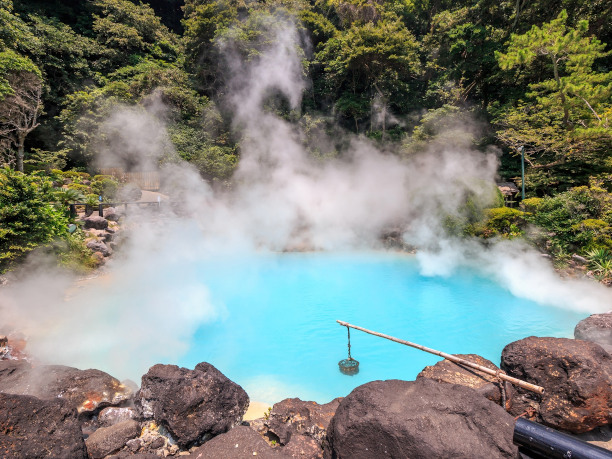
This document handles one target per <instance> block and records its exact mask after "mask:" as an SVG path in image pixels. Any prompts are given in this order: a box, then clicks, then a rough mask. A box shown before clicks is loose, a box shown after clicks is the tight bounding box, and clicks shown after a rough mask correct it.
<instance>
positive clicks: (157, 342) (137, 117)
mask: <svg viewBox="0 0 612 459" xmlns="http://www.w3.org/2000/svg"><path fill="white" fill-rule="evenodd" d="M275 33H276V39H275V40H273V41H272V44H271V45H270V46H269V48H268V49H267V50H266V51H265V52H264V53H262V54H261V56H259V57H258V58H256V59H254V60H253V61H251V62H248V63H247V62H243V61H241V60H240V59H238V58H237V57H236V56H235V55H234V54H233V53H232V52H231V46H230V45H231V44H226V46H227V56H228V63H229V67H230V68H231V69H232V73H233V75H236V77H235V78H234V79H233V80H232V82H231V83H230V86H229V87H230V88H231V91H230V96H229V97H228V100H227V103H228V104H229V105H230V106H231V107H232V109H233V112H234V114H235V118H234V123H235V127H236V129H239V130H240V131H241V132H242V134H243V139H244V140H243V141H242V144H241V145H242V149H241V150H242V158H241V161H240V165H239V168H238V170H237V172H236V174H235V177H234V178H235V183H236V185H235V187H234V188H233V190H231V191H229V192H225V193H214V192H213V190H212V189H211V188H210V186H209V185H208V184H207V183H206V182H204V181H202V180H201V178H200V176H199V175H198V173H197V171H195V170H194V169H192V168H191V167H190V166H189V165H185V164H171V165H167V166H165V168H164V169H163V171H162V172H163V174H164V176H165V182H166V184H167V185H168V189H170V190H171V191H172V193H173V194H176V195H180V196H181V203H180V207H178V208H176V209H175V210H176V211H177V212H176V215H173V217H172V218H170V219H161V220H156V221H149V220H148V217H146V216H138V215H132V216H131V219H130V221H131V222H137V223H138V224H137V225H136V227H137V231H135V232H134V233H133V234H132V236H131V238H130V240H129V242H128V243H127V245H126V246H125V247H124V248H123V249H122V251H121V253H120V254H118V255H117V256H116V259H115V260H114V261H113V262H112V263H111V265H110V267H109V274H108V276H105V277H102V278H100V279H98V280H96V281H92V282H88V283H87V284H86V286H85V287H83V288H78V287H77V288H76V289H75V288H74V287H73V288H72V290H71V291H70V290H69V293H68V297H66V289H67V288H68V286H70V285H73V280H72V279H70V278H67V277H65V276H63V275H61V274H58V273H55V272H52V271H50V270H48V269H44V270H41V269H33V270H32V272H31V274H30V275H29V276H27V277H26V278H25V279H23V280H21V281H19V282H15V283H13V284H12V285H11V286H9V287H5V288H3V289H2V290H0V307H1V308H2V317H3V318H4V319H5V320H3V322H8V323H12V324H13V325H14V326H15V327H16V328H18V329H20V330H22V331H23V332H25V333H26V334H27V335H29V348H30V350H31V351H32V352H33V353H34V354H35V355H36V356H37V357H39V358H41V359H43V360H48V361H51V362H57V363H66V364H71V365H75V366H80V367H88V366H92V365H95V366H97V367H98V368H101V369H104V370H106V371H109V372H111V373H112V374H115V375H118V376H120V375H127V376H130V377H132V378H137V377H138V375H140V374H142V373H144V372H145V371H146V369H147V368H148V367H149V366H150V365H152V364H154V363H157V362H159V361H160V359H161V360H163V359H167V360H172V359H173V358H176V357H178V356H179V355H180V354H181V353H182V352H184V351H185V350H186V349H187V348H188V346H189V344H190V340H191V338H192V336H193V334H194V332H195V331H196V330H197V328H198V327H199V326H200V325H201V324H203V323H205V322H206V321H209V320H213V319H215V318H218V317H222V316H223V315H224V309H223V305H222V304H215V303H214V302H213V300H212V299H211V298H210V295H209V292H208V290H207V289H206V287H204V286H203V285H202V284H201V283H200V282H198V281H197V273H195V272H189V271H186V270H185V269H182V268H183V267H184V266H186V265H190V266H191V264H190V262H195V261H197V260H198V259H202V258H205V257H222V256H227V255H230V254H247V253H249V252H253V251H262V250H269V251H281V250H286V249H292V248H293V249H295V248H303V247H308V248H314V249H317V250H359V249H370V248H381V247H380V243H379V236H380V233H381V232H382V231H383V230H385V229H387V228H389V227H391V226H397V225H403V227H404V238H405V240H406V241H407V242H408V243H410V244H413V245H415V246H417V247H419V249H420V250H419V252H418V254H417V259H418V260H419V262H420V264H421V268H422V272H423V274H426V275H432V276H433V275H445V276H449V275H452V274H453V272H455V270H457V269H459V268H462V267H465V266H471V267H474V268H476V269H479V270H480V271H481V272H483V273H485V274H486V275H488V276H491V277H492V278H494V279H496V280H497V281H498V282H500V283H501V284H502V285H504V286H506V287H507V288H508V289H510V290H511V291H512V293H514V294H515V295H517V296H521V297H526V298H529V299H532V300H535V301H537V302H541V303H547V304H555V305H557V306H561V307H567V308H572V309H579V310H582V311H585V312H587V311H588V312H602V311H605V310H607V309H609V305H610V304H612V301H611V300H612V295H611V293H610V292H609V291H606V289H604V288H601V287H600V286H598V285H595V284H593V283H589V282H583V281H562V280H561V279H559V277H558V276H557V275H556V273H555V272H554V271H553V270H552V268H551V267H550V265H549V263H548V262H547V261H546V260H544V259H542V257H541V256H540V255H539V254H538V253H536V252H535V251H533V250H532V249H529V248H528V247H526V246H524V245H522V244H521V243H518V242H508V241H506V242H503V243H498V244H495V245H493V246H492V247H489V248H484V247H483V246H482V245H481V244H479V243H478V242H476V241H469V240H468V241H465V240H461V241H458V240H453V239H449V238H448V237H446V236H445V233H444V231H443V228H442V219H441V216H443V215H458V214H459V213H460V210H459V209H460V207H461V204H462V202H463V201H464V198H465V196H466V195H467V194H471V195H475V196H477V197H478V199H480V200H481V201H482V203H483V204H486V203H487V202H489V203H490V202H492V201H491V200H492V198H493V195H492V191H491V190H492V186H491V184H493V183H494V181H495V177H496V170H497V164H498V159H497V158H498V156H497V154H496V152H495V151H491V152H488V153H482V152H477V151H473V150H470V149H467V148H465V147H464V146H463V145H460V144H457V145H453V144H452V143H447V144H445V145H438V146H436V147H435V148H433V149H432V150H430V151H428V152H426V153H425V154H421V155H417V156H414V157H412V158H411V159H410V160H408V161H402V160H400V159H398V157H397V156H395V155H392V154H389V153H386V152H384V151H380V150H379V149H377V148H376V147H375V146H374V145H373V144H372V143H371V142H369V141H368V140H367V139H364V138H359V137H353V138H350V139H349V144H350V148H349V149H348V151H347V152H346V153H343V155H342V156H341V157H338V158H336V159H332V160H326V161H320V160H317V159H314V158H313V157H312V155H310V154H309V153H308V151H307V150H306V149H305V147H304V146H303V143H302V139H303V135H302V133H301V132H300V131H299V129H298V128H297V127H296V126H295V125H294V124H291V123H289V122H288V121H285V120H283V119H281V118H279V117H278V116H275V115H274V114H273V113H270V112H269V111H266V110H265V109H264V105H265V102H266V101H267V100H268V98H269V97H271V96H272V95H278V94H281V95H282V96H283V97H284V98H286V101H287V102H288V103H289V105H290V106H291V108H292V109H294V110H297V109H298V107H299V106H300V100H301V95H302V92H303V91H304V88H305V80H304V78H303V71H302V64H301V59H300V55H299V53H298V52H297V51H296V50H297V49H299V45H300V36H299V34H298V32H297V29H296V27H295V26H294V25H293V24H291V23H287V22H280V21H279V22H278V23H277V29H276V31H275ZM156 110H159V107H157V106H156V105H155V104H153V108H151V109H150V110H149V111H137V110H135V109H129V108H123V109H118V111H117V112H116V113H115V114H114V115H113V116H112V117H111V118H110V119H109V121H108V123H107V126H106V128H107V129H108V132H112V136H113V139H114V140H113V143H112V148H110V149H108V151H101V155H102V164H108V162H107V161H108V159H109V158H111V157H112V160H113V164H116V163H117V161H125V160H126V158H127V161H128V163H129V164H137V165H143V164H148V163H150V162H151V161H155V160H156V159H157V158H159V157H161V156H163V155H167V153H168V149H169V148H171V146H170V145H169V142H168V136H167V133H166V131H165V129H164V128H163V125H161V124H160V122H159V116H156V115H157V114H158V112H156ZM321 142H322V143H328V144H332V143H333V142H331V141H329V140H328V139H327V140H326V139H321ZM129 164H126V163H124V165H126V166H128V165H129ZM487 184H488V185H487ZM125 296H129V298H137V300H134V303H133V304H129V305H124V303H125V300H123V299H122V298H124V297H125Z"/></svg>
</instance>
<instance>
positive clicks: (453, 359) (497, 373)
mask: <svg viewBox="0 0 612 459" xmlns="http://www.w3.org/2000/svg"><path fill="white" fill-rule="evenodd" d="M336 322H338V323H339V324H340V325H342V326H344V327H351V328H354V329H355V330H361V331H362V332H366V333H369V334H370V335H374V336H378V337H380V338H385V339H388V340H389V341H394V342H396V343H400V344H404V345H405V346H410V347H414V348H415V349H419V350H421V351H425V352H429V353H430V354H434V355H439V356H440V357H444V358H445V359H446V360H450V361H451V362H455V363H458V364H460V365H465V366H467V367H470V368H474V369H475V370H478V371H482V372H483V373H487V374H489V375H491V376H495V377H496V378H499V379H503V380H504V381H508V382H509V383H512V384H514V385H515V386H519V387H522V388H523V389H527V390H530V391H532V392H536V393H538V394H543V393H544V388H543V387H542V386H537V385H535V384H531V383H528V382H526V381H522V380H520V379H517V378H513V377H512V376H508V375H507V374H505V373H503V372H502V371H501V370H498V371H495V370H491V369H490V368H487V367H483V366H482V365H478V364H477V363H474V362H470V361H469V360H465V359H462V358H460V357H456V356H454V355H452V354H447V353H446V352H442V351H436V350H435V349H431V348H430V347H425V346H422V345H420V344H416V343H411V342H410V341H405V340H403V339H399V338H395V337H393V336H389V335H385V334H383V333H378V332H375V331H372V330H368V329H367V328H362V327H358V326H357V325H351V324H349V323H348V322H343V321H341V320H336Z"/></svg>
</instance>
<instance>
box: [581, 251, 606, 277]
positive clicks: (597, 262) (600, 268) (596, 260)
mask: <svg viewBox="0 0 612 459" xmlns="http://www.w3.org/2000/svg"><path fill="white" fill-rule="evenodd" d="M586 258H587V260H588V262H589V264H588V267H589V269H591V270H592V271H593V272H594V273H595V275H596V276H598V277H600V278H601V279H604V278H610V277H612V252H610V250H609V249H607V248H600V249H594V250H591V251H589V252H587V254H586Z"/></svg>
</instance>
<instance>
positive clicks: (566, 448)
mask: <svg viewBox="0 0 612 459" xmlns="http://www.w3.org/2000/svg"><path fill="white" fill-rule="evenodd" d="M512 440H513V441H514V443H515V444H516V445H518V446H520V447H523V448H525V449H527V450H528V453H529V452H534V453H536V454H538V455H540V456H543V457H545V458H551V459H554V458H559V459H567V458H571V459H611V458H612V451H608V450H607V449H603V448H600V447H599V446H596V445H591V444H590V443H587V442H585V441H582V440H579V439H578V438H575V437H572V436H570V435H568V434H564V433H561V432H558V431H556V430H554V429H551V428H550V427H546V426H543V425H541V424H537V423H535V422H531V421H528V420H527V419H525V418H518V419H517V421H516V424H515V425H514V436H513V439H512Z"/></svg>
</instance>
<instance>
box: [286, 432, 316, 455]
mask: <svg viewBox="0 0 612 459" xmlns="http://www.w3.org/2000/svg"><path fill="white" fill-rule="evenodd" d="M281 451H282V453H283V454H284V455H285V456H287V457H291V458H295V459H323V449H322V448H321V445H319V443H317V442H316V441H314V440H313V439H312V437H307V436H306V435H293V436H292V437H291V441H290V442H289V444H288V445H287V446H285V447H283V448H282V450H281Z"/></svg>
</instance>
